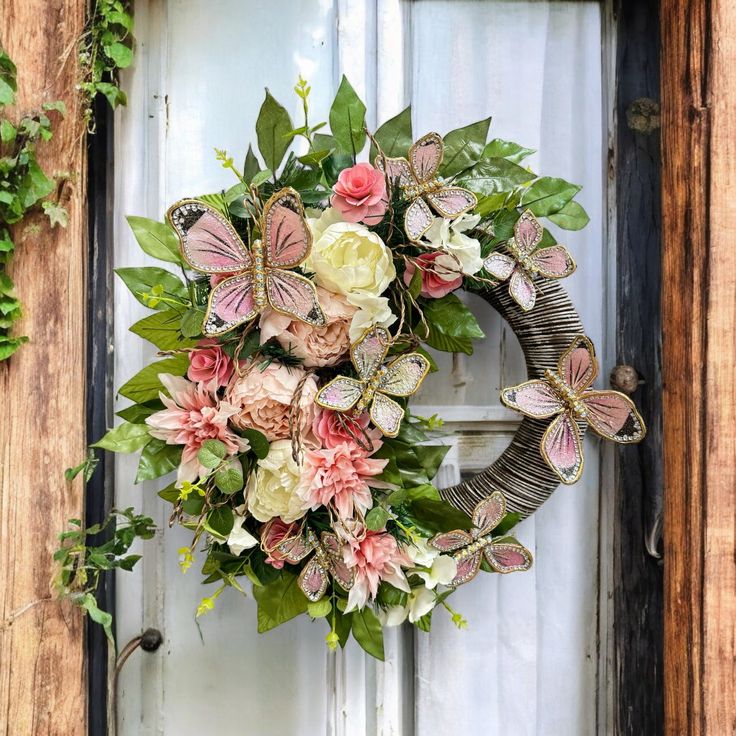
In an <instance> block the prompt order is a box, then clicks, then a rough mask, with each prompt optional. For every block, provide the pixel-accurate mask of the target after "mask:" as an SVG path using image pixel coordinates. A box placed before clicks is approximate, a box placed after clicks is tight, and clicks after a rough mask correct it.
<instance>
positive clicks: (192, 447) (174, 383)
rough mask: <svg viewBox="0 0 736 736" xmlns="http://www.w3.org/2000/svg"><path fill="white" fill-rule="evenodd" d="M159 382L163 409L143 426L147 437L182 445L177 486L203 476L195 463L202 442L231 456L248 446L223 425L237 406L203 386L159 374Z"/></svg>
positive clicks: (236, 409)
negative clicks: (219, 446) (217, 442)
mask: <svg viewBox="0 0 736 736" xmlns="http://www.w3.org/2000/svg"><path fill="white" fill-rule="evenodd" d="M159 380H160V381H161V383H162V384H163V385H164V388H165V389H166V390H167V391H168V392H169V396H170V397H169V396H166V395H165V394H164V393H163V392H161V393H159V396H160V398H161V401H163V403H164V406H165V407H166V408H165V409H163V410H161V411H157V412H156V413H155V414H152V415H151V416H150V417H148V418H147V419H146V424H147V425H148V426H149V427H150V428H151V437H156V438H157V439H160V440H164V441H165V442H166V444H167V445H184V450H183V452H182V456H181V464H180V465H179V471H178V474H177V480H178V482H179V483H181V482H182V481H185V480H188V481H194V480H196V479H197V478H198V477H200V476H202V475H205V474H206V473H207V469H206V468H204V467H202V466H201V465H200V464H199V461H198V460H197V453H198V452H199V450H200V448H201V447H202V443H203V442H204V441H205V440H220V442H222V443H223V444H224V445H225V447H226V448H227V451H228V452H229V453H230V454H231V455H234V454H236V453H238V452H245V451H246V450H247V449H248V448H249V447H250V445H249V444H248V440H246V439H244V438H242V437H239V436H238V435H237V434H235V433H234V432H233V431H232V430H230V429H229V428H228V426H227V422H228V419H229V418H230V417H232V416H234V415H235V414H237V413H238V407H237V406H233V405H232V404H229V403H227V402H226V401H219V400H218V398H217V395H216V393H215V390H213V389H212V388H208V387H207V386H206V385H205V384H204V383H192V382H191V381H187V379H186V378H183V377H181V376H172V375H169V374H168V373H160V374H159Z"/></svg>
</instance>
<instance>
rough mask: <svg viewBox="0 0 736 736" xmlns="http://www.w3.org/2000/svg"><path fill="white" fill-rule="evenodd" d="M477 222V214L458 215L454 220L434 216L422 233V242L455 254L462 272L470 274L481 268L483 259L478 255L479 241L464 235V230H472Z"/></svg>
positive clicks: (478, 219)
mask: <svg viewBox="0 0 736 736" xmlns="http://www.w3.org/2000/svg"><path fill="white" fill-rule="evenodd" d="M479 222H480V216H479V215H467V214H465V215H460V217H458V218H456V219H455V220H445V219H444V218H442V217H435V218H434V220H433V221H432V224H431V225H430V226H429V229H428V230H427V232H426V233H425V234H424V238H423V242H424V244H425V245H428V246H430V247H431V248H437V249H440V250H444V251H446V252H447V253H450V254H451V255H453V256H455V258H457V260H458V261H459V262H460V265H461V266H462V270H463V273H465V274H467V275H468V276H472V275H473V274H475V273H478V271H480V269H481V268H483V259H482V258H481V256H480V243H479V242H478V241H477V240H476V239H475V238H471V237H469V236H468V235H465V231H466V230H472V229H473V228H474V227H475V226H476V225H477V224H478V223H479Z"/></svg>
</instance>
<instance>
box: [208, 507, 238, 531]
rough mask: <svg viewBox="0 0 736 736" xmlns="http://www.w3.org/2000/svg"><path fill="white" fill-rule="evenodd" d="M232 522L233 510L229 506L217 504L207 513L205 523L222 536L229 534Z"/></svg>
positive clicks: (233, 521)
mask: <svg viewBox="0 0 736 736" xmlns="http://www.w3.org/2000/svg"><path fill="white" fill-rule="evenodd" d="M234 523H235V520H234V518H233V510H232V509H231V508H230V507H229V506H218V507H217V508H216V509H212V511H210V513H209V514H207V524H208V525H209V526H210V527H211V528H212V529H214V530H215V531H216V532H217V533H218V534H221V535H222V536H223V537H227V536H228V534H230V532H231V531H232V530H233V524H234Z"/></svg>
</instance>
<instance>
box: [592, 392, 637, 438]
mask: <svg viewBox="0 0 736 736" xmlns="http://www.w3.org/2000/svg"><path fill="white" fill-rule="evenodd" d="M581 399H582V402H583V404H584V405H585V409H586V417H585V418H586V420H587V421H588V424H589V425H590V428H591V429H592V430H593V431H594V432H597V433H598V434H599V435H601V437H605V438H606V439H608V440H613V441H614V442H621V443H623V444H629V443H631V442H639V441H640V440H641V439H643V437H644V435H645V434H646V431H647V430H646V427H645V426H644V420H643V419H642V418H641V416H640V415H639V412H638V411H637V410H636V407H635V406H634V402H633V401H632V400H631V399H630V398H629V397H628V396H625V395H624V394H621V393H619V392H618V391H586V392H585V393H584V394H583V395H582V397H581Z"/></svg>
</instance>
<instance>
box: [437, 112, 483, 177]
mask: <svg viewBox="0 0 736 736" xmlns="http://www.w3.org/2000/svg"><path fill="white" fill-rule="evenodd" d="M490 124H491V119H490V118H486V119H485V120H479V121H478V122H477V123H472V124H470V125H466V126H465V127H464V128H457V129H456V130H452V131H450V132H449V133H448V134H447V135H446V136H445V155H444V157H443V159H442V166H441V167H440V174H442V176H453V175H454V174H459V173H460V172H461V171H464V170H465V169H468V168H470V167H471V166H474V165H475V164H477V163H478V161H480V157H481V155H482V154H483V148H484V147H485V145H486V138H487V137H488V126H489V125H490Z"/></svg>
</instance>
